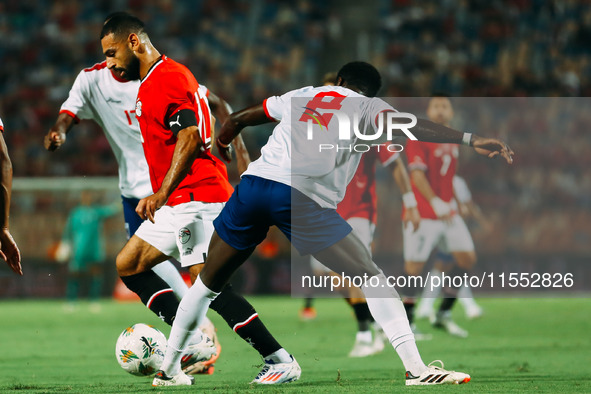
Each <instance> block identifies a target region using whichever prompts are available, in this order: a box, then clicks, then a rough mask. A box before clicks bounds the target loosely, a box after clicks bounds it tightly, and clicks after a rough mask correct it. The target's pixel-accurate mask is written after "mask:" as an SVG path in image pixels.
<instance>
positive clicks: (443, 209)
mask: <svg viewBox="0 0 591 394" xmlns="http://www.w3.org/2000/svg"><path fill="white" fill-rule="evenodd" d="M430 203H431V208H433V211H434V212H435V215H437V218H438V219H439V220H443V221H444V222H445V223H451V206H450V205H449V204H448V203H446V202H445V201H443V200H442V199H440V198H439V197H433V199H431V201H430Z"/></svg>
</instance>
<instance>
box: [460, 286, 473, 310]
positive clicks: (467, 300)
mask: <svg viewBox="0 0 591 394" xmlns="http://www.w3.org/2000/svg"><path fill="white" fill-rule="evenodd" d="M458 301H460V303H461V304H462V306H463V307H464V308H466V307H471V306H474V305H475V304H476V302H475V301H474V296H473V295H472V288H471V287H470V286H468V285H466V284H464V286H462V287H460V289H459V290H458Z"/></svg>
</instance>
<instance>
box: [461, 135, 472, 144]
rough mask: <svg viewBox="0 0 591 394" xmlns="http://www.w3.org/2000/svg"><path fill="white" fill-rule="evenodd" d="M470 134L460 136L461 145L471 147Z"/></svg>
mask: <svg viewBox="0 0 591 394" xmlns="http://www.w3.org/2000/svg"><path fill="white" fill-rule="evenodd" d="M471 142H472V133H464V135H463V136H462V145H466V146H472V144H471Z"/></svg>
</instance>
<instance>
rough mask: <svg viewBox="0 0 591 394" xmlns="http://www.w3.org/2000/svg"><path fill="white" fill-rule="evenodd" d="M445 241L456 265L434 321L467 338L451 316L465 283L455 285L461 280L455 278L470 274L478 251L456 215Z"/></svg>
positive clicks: (436, 324)
mask: <svg viewBox="0 0 591 394" xmlns="http://www.w3.org/2000/svg"><path fill="white" fill-rule="evenodd" d="M444 241H445V248H446V249H447V250H449V251H450V252H451V255H452V256H453V258H454V261H455V265H454V266H453V267H452V268H451V269H450V270H449V271H448V272H447V273H446V275H447V276H449V277H450V278H451V281H450V284H451V286H446V287H444V289H443V295H444V297H445V298H444V299H443V300H442V301H441V304H440V306H439V310H438V311H437V314H436V315H435V319H433V320H432V323H433V325H434V326H435V327H440V328H444V329H445V330H447V332H449V333H450V334H452V335H455V336H458V337H462V338H465V337H467V336H468V332H467V331H466V330H464V329H463V328H461V327H459V326H458V325H457V324H456V323H455V322H454V321H453V320H452V318H451V310H452V307H453V306H454V304H455V302H456V300H457V297H458V291H459V289H460V288H461V287H462V286H463V284H464V283H462V284H460V285H459V286H457V285H455V284H454V283H459V280H454V278H458V277H459V278H463V277H465V275H467V274H469V272H470V271H471V269H472V267H473V266H474V264H475V263H476V253H475V252H474V243H473V242H472V237H471V236H470V232H469V231H468V228H467V227H466V225H465V223H464V221H463V219H462V218H461V217H459V216H457V215H456V216H455V217H454V218H453V219H452V221H451V223H450V224H448V225H447V229H446V231H445V237H444Z"/></svg>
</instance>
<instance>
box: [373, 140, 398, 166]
mask: <svg viewBox="0 0 591 394" xmlns="http://www.w3.org/2000/svg"><path fill="white" fill-rule="evenodd" d="M390 145H392V143H386V144H384V145H383V146H381V147H380V150H379V151H378V152H377V153H378V160H379V161H380V163H382V165H383V166H384V167H387V166H389V165H390V164H392V163H393V162H394V160H396V159H397V158H398V156H400V153H399V152H395V151H394V152H392V151H390V150H389V149H388V147H389V146H390ZM395 147H396V146H395V145H394V146H392V148H395ZM393 150H394V149H393Z"/></svg>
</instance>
